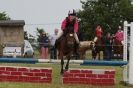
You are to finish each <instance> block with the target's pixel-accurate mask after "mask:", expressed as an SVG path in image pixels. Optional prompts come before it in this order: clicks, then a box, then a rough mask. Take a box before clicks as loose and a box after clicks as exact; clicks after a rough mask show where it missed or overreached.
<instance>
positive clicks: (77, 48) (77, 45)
mask: <svg viewBox="0 0 133 88" xmlns="http://www.w3.org/2000/svg"><path fill="white" fill-rule="evenodd" d="M74 51H75V54H76V55H77V56H78V55H79V43H78V44H77V43H76V44H75V50H74Z"/></svg>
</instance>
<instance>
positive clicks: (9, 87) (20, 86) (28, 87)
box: [0, 63, 133, 88]
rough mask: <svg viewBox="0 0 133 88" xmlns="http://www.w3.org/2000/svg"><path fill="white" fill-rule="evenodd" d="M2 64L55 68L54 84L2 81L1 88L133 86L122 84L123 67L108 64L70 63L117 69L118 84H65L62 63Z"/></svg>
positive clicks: (123, 87) (120, 87)
mask: <svg viewBox="0 0 133 88" xmlns="http://www.w3.org/2000/svg"><path fill="white" fill-rule="evenodd" d="M0 65H1V66H3V65H4V66H26V67H44V68H45V67H51V68H52V69H53V73H52V75H53V80H52V84H39V83H11V82H2V83H0V88H133V87H127V86H124V85H122V84H120V81H122V70H123V68H121V67H113V66H111V67H108V66H80V65H78V64H70V68H96V69H115V70H116V84H115V86H111V87H100V86H91V85H64V84H62V83H61V76H60V64H6V63H3V64H0Z"/></svg>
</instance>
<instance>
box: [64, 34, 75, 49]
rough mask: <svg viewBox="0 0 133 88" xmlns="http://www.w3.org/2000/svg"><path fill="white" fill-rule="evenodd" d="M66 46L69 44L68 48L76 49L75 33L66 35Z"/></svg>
mask: <svg viewBox="0 0 133 88" xmlns="http://www.w3.org/2000/svg"><path fill="white" fill-rule="evenodd" d="M66 44H67V47H69V48H71V47H74V44H75V38H74V33H68V34H67V35H66Z"/></svg>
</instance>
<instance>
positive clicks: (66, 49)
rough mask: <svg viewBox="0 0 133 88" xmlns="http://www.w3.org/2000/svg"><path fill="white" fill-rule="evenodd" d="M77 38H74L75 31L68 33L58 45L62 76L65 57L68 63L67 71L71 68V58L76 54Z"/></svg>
mask: <svg viewBox="0 0 133 88" xmlns="http://www.w3.org/2000/svg"><path fill="white" fill-rule="evenodd" d="M75 42H76V40H75V38H74V33H73V31H70V30H69V31H68V32H66V33H64V35H63V36H62V38H61V41H60V42H59V44H58V45H57V49H58V51H59V54H58V57H59V59H61V72H60V73H61V74H63V73H64V68H63V65H64V59H63V56H66V58H67V63H66V67H65V70H68V68H69V61H70V59H71V56H72V54H73V52H74V47H75Z"/></svg>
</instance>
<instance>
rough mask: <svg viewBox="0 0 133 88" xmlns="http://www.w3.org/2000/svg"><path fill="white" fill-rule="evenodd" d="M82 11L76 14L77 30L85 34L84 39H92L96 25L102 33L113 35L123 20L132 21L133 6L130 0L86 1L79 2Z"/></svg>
mask: <svg viewBox="0 0 133 88" xmlns="http://www.w3.org/2000/svg"><path fill="white" fill-rule="evenodd" d="M81 3H82V8H83V10H80V11H79V12H78V17H79V18H80V19H81V21H80V22H79V30H80V31H83V32H84V33H86V35H87V37H86V39H92V38H94V30H95V27H96V25H98V24H100V25H101V26H102V28H103V30H104V33H106V32H111V33H115V32H116V30H117V28H118V26H119V25H123V22H124V21H125V20H127V21H129V22H131V21H133V5H132V4H131V1H130V0H86V1H81Z"/></svg>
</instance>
